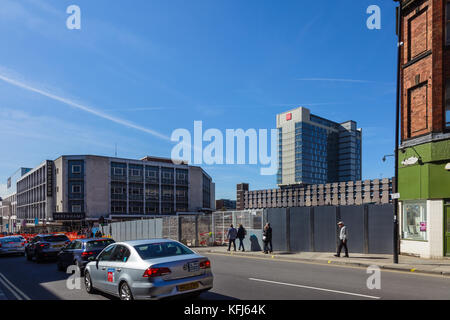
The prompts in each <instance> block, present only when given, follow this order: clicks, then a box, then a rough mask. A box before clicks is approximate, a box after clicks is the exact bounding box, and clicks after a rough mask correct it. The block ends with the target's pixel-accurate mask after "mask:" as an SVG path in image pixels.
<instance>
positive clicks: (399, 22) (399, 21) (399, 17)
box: [393, 0, 403, 264]
mask: <svg viewBox="0 0 450 320" xmlns="http://www.w3.org/2000/svg"><path fill="white" fill-rule="evenodd" d="M394 1H395V2H399V6H398V9H397V36H398V43H397V47H398V52H397V95H396V99H397V101H396V111H395V181H394V190H393V191H394V193H398V144H399V120H400V119H399V118H400V92H401V90H400V87H401V68H400V67H401V53H402V51H401V50H402V45H403V43H402V1H403V0H394ZM393 204H394V239H393V240H394V257H393V260H394V261H393V262H394V263H396V264H397V263H398V254H399V252H398V251H399V248H398V247H399V243H398V239H399V232H398V231H399V230H398V228H399V223H398V197H395V198H394V199H393Z"/></svg>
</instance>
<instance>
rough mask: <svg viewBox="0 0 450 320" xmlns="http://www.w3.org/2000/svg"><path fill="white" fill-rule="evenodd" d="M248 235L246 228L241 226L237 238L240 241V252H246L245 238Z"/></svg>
mask: <svg viewBox="0 0 450 320" xmlns="http://www.w3.org/2000/svg"><path fill="white" fill-rule="evenodd" d="M246 234H247V231H246V230H245V228H244V226H243V225H242V224H240V225H239V228H238V232H237V238H238V239H239V250H241V247H242V251H245V248H244V238H245V235H246Z"/></svg>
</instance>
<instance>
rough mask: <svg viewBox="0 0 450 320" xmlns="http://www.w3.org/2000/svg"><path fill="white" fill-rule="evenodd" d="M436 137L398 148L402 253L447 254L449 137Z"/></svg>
mask: <svg viewBox="0 0 450 320" xmlns="http://www.w3.org/2000/svg"><path fill="white" fill-rule="evenodd" d="M438 138H439V137H438ZM438 138H437V139H436V138H435V139H433V140H432V141H430V142H425V143H422V144H415V145H410V146H408V145H407V144H405V143H404V144H403V145H402V148H401V149H400V151H399V175H398V186H399V193H400V199H399V200H400V202H399V225H400V252H401V253H402V254H411V255H415V256H420V257H423V258H441V257H443V256H449V257H450V170H449V168H448V167H449V166H450V139H449V137H447V135H446V134H443V135H441V138H444V139H442V140H439V139H438ZM415 142H416V143H417V140H416V141H415ZM446 167H447V168H446Z"/></svg>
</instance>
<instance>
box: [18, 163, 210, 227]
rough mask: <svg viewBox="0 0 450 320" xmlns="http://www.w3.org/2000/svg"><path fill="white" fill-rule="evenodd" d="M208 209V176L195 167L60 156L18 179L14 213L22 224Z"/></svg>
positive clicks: (204, 210)
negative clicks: (15, 211) (15, 212)
mask: <svg viewBox="0 0 450 320" xmlns="http://www.w3.org/2000/svg"><path fill="white" fill-rule="evenodd" d="M213 210H215V184H214V183H213V181H212V178H211V177H210V176H209V175H208V174H207V173H206V172H205V171H204V170H203V169H202V168H200V167H196V166H190V165H188V164H186V163H181V164H174V163H173V162H172V160H170V159H165V158H156V157H145V158H143V159H141V160H133V159H121V158H111V157H103V156H94V155H80V156H61V157H59V158H58V159H56V160H47V161H45V162H43V163H42V164H41V165H39V166H38V167H36V168H34V169H33V170H31V171H29V172H28V173H26V174H25V175H24V176H23V177H21V178H20V179H19V180H18V182H17V218H18V219H20V220H21V221H25V222H24V223H23V226H25V224H27V225H28V226H31V225H35V224H36V223H37V224H38V225H42V224H44V223H47V224H51V223H54V222H57V221H67V220H70V221H84V220H88V221H89V220H93V221H97V220H98V219H99V218H100V217H103V218H104V219H110V220H117V219H127V218H139V217H145V216H155V215H174V214H180V213H194V212H203V213H210V212H212V211H213Z"/></svg>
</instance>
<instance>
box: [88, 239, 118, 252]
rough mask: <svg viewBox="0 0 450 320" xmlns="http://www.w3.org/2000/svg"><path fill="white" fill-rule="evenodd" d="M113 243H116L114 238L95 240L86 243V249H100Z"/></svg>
mask: <svg viewBox="0 0 450 320" xmlns="http://www.w3.org/2000/svg"><path fill="white" fill-rule="evenodd" d="M111 243H114V240H112V239H106V240H93V241H89V242H87V243H86V250H99V249H103V248H105V247H107V246H109V245H110V244H111Z"/></svg>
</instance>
